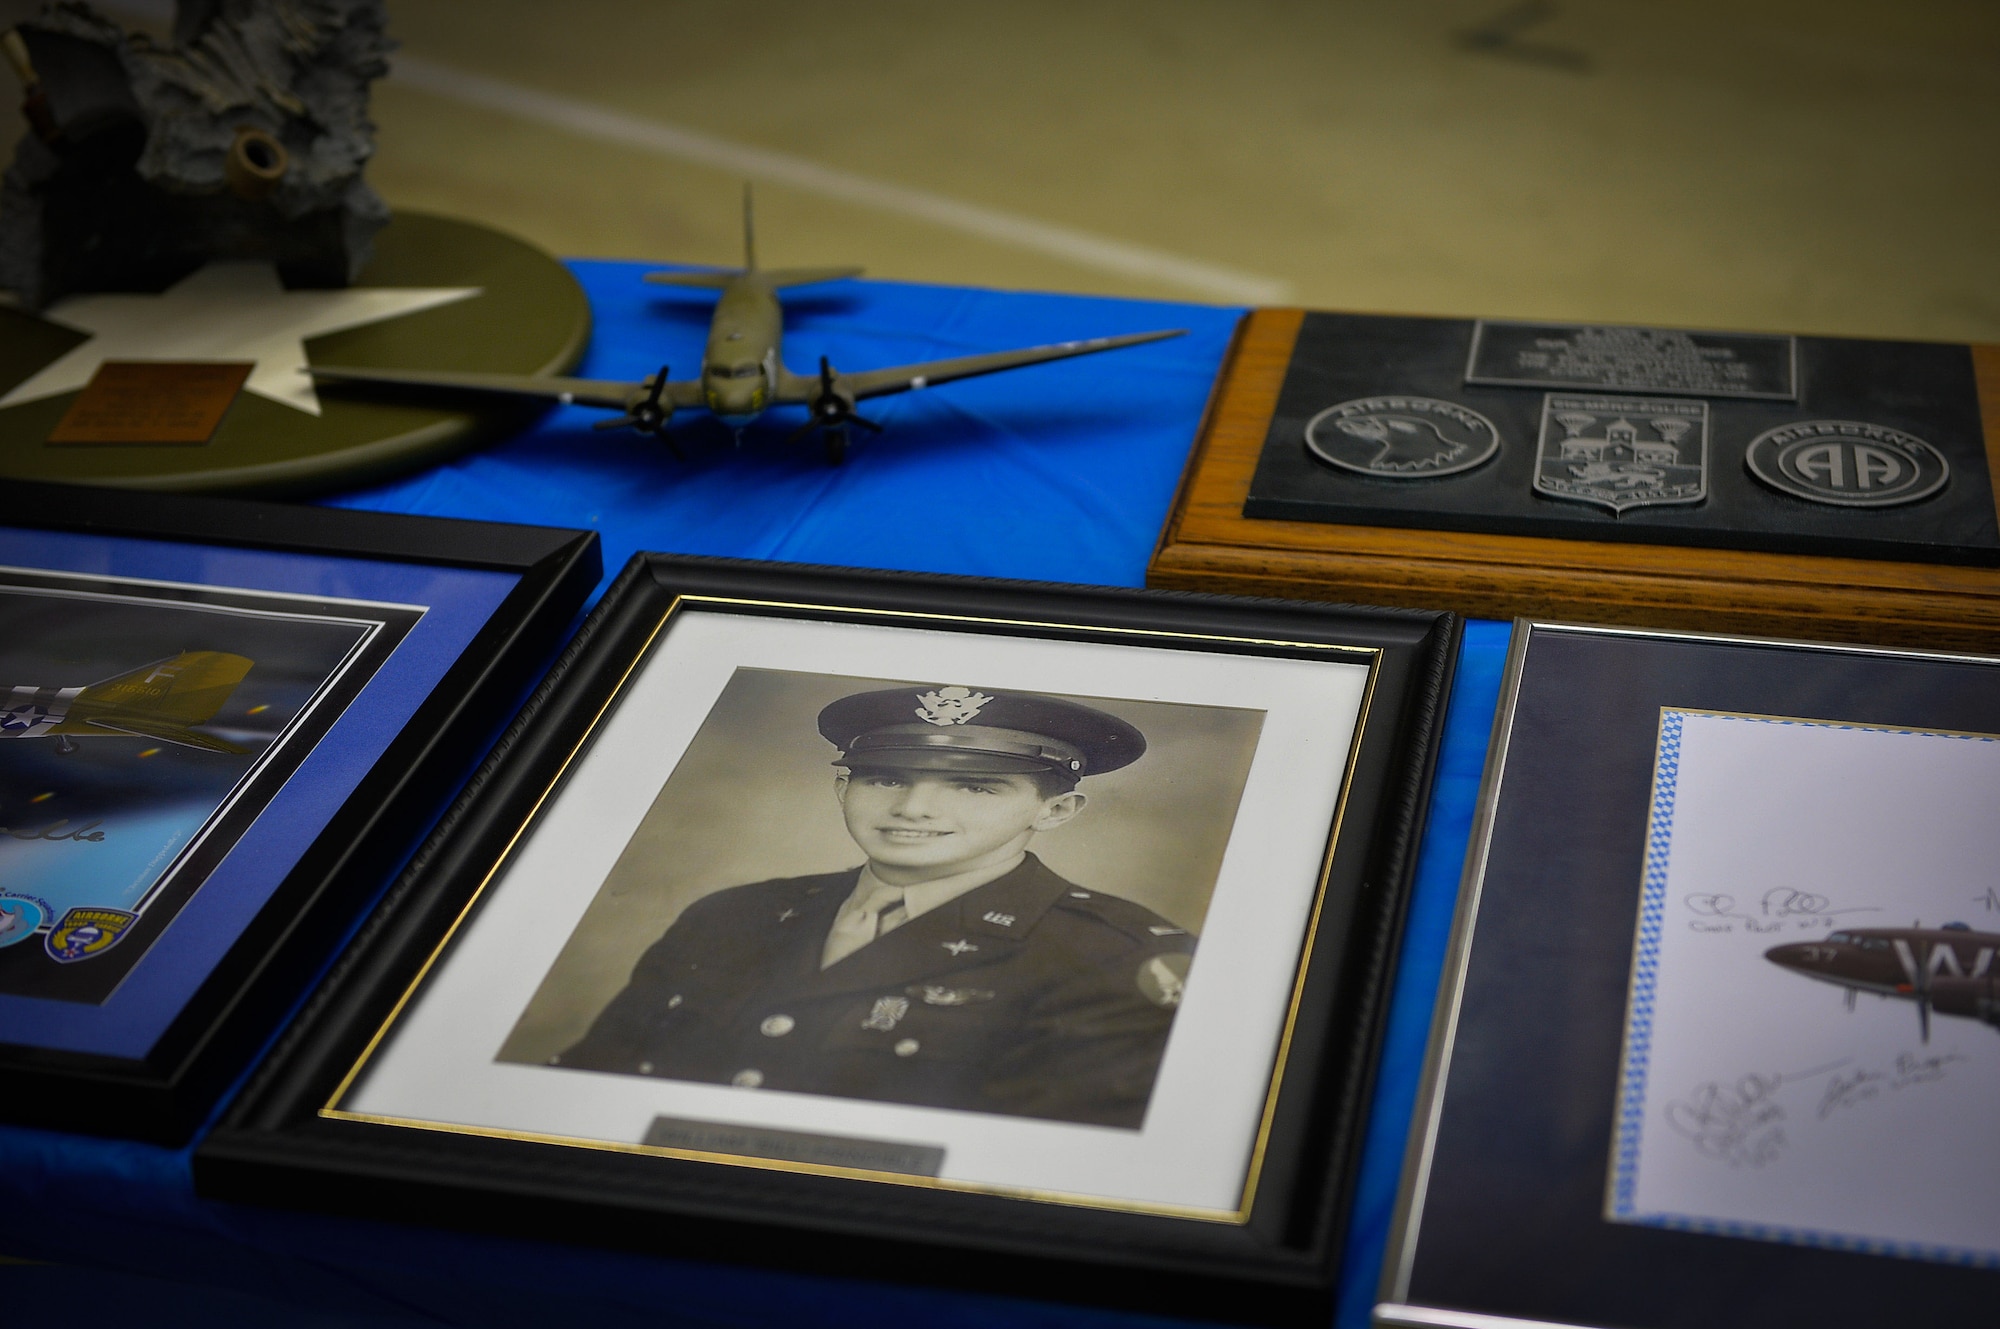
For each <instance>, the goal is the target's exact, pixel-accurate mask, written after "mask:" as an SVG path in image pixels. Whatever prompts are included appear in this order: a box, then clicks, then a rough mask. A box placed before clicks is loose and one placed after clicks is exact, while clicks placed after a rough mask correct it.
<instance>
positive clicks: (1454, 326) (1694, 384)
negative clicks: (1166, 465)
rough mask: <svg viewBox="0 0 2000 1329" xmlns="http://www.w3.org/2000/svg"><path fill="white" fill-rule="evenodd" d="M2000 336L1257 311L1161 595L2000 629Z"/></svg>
mask: <svg viewBox="0 0 2000 1329" xmlns="http://www.w3.org/2000/svg"><path fill="white" fill-rule="evenodd" d="M1996 476H2000V346H1988V345H1973V346H1968V345H1965V344H1962V343H1961V344H1956V345H1952V344H1944V343H1928V342H1903V341H1871V340H1863V339H1858V338H1847V337H1812V336H1796V337H1794V336H1777V335H1770V334H1765V333H1742V332H1703V331H1693V330H1686V329H1677V328H1634V327H1622V326H1602V325H1594V324H1570V323H1550V322H1539V323H1523V322H1509V321H1502V320H1496V319H1469V318H1414V317H1396V316H1389V315H1374V314H1368V315H1363V314H1343V313H1332V312H1325V311H1318V310H1302V309H1258V310H1254V311H1252V312H1251V313H1250V314H1248V315H1247V316H1245V318H1244V320H1243V323H1242V325H1241V326H1240V327H1239V329H1238V332H1237V337H1236V341H1235V343H1234V345H1233V346H1232V348H1231V351H1230V354H1229V356H1228V358H1227V359H1226V360H1225V361H1224V364H1223V369H1222V373H1221V376H1220V378H1219V379H1218V381H1217V383H1216V387H1215V391H1214V393H1213V395H1212V396H1211V398H1210V401H1209V408H1208V414H1207V417H1206V419H1205V420H1204V422H1203V425H1202V429H1201V433H1200V435H1199V437H1198V438H1197V440H1196V443H1195V448H1194V452H1193V454H1192V456H1191V457H1190V459H1189V462H1188V469H1187V472H1186V474H1185V475H1184V476H1183V478H1182V481H1181V489H1180V494H1179V496H1178V498H1177V499H1176V501H1175V503H1174V505H1173V508H1172V510H1171V511H1170V513H1169V515H1168V518H1167V522H1166V525H1165V527H1164V529H1163V530H1162V532H1161V535H1160V541H1159V544H1158V546H1157V548H1156V549H1155V551H1154V555H1153V558H1152V561H1151V563H1150V564H1149V565H1148V568H1147V573H1146V583H1147V585H1149V586H1158V587H1162V588H1168V589H1175V590H1198V591H1217V592H1224V593H1228V594H1235V595H1286V596H1300V597H1305V598H1312V599H1327V600H1358V601H1363V602H1366V603H1370V604H1392V605H1393V604H1415V605H1444V606H1448V607H1449V608H1452V609H1454V610H1457V611H1459V612H1461V613H1468V614H1476V615H1479V616H1481V617H1487V618H1511V617H1513V616H1515V615H1518V614H1527V615H1533V616H1537V617H1546V618H1575V619H1587V620H1589V621H1592V622H1615V623H1627V624H1632V625H1636V626H1641V627H1653V628H1670V629H1685V630H1694V631H1707V632H1716V631H1725V632H1739V633H1753V634H1758V635H1774V636H1784V637H1800V638H1808V639H1814V640H1831V641H1870V642H1879V643H1882V644H1885V645H1906V646H1913V647H1918V648H1921V649H1930V650H1934V649H1941V648H1942V649H1954V650H1957V649H1965V650H1994V649H2000V487H1996V484H1995V477H1996Z"/></svg>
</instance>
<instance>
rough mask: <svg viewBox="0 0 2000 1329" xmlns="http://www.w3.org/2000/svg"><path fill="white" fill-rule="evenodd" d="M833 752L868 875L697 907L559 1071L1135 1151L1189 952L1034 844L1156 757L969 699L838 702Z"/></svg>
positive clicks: (1003, 701) (923, 696) (1145, 913)
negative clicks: (814, 1099)
mask: <svg viewBox="0 0 2000 1329" xmlns="http://www.w3.org/2000/svg"><path fill="white" fill-rule="evenodd" d="M819 732H820V733H821V735H822V736H824V737H825V738H826V739H827V740H828V741H829V742H831V743H832V744H833V745H834V746H835V747H836V748H837V749H839V755H838V757H837V758H836V759H835V761H834V763H833V764H834V765H835V766H837V767H841V768H843V769H842V771H841V773H840V774H839V775H838V776H837V777H836V779H835V781H834V791H835V794H836V796H837V797H838V799H839V801H840V807H841V814H842V816H843V818H844V819H845V821H846V823H847V831H848V834H849V835H851V836H853V838H854V842H855V843H856V844H857V845H858V846H860V848H861V850H862V851H863V852H864V853H865V854H866V855H867V858H868V861H867V862H866V863H865V864H863V865H862V866H860V867H858V868H849V869H848V870H846V871H845V872H830V873H826V874H824V875H821V876H811V877H788V878H783V879H779V880H775V881H764V882H758V883H756V884H754V885H749V886H738V887H734V888H732V889H729V890H724V891H719V892H717V893H715V894H713V895H710V896H708V897H706V898H704V899H701V900H698V901H696V902H695V903H694V904H692V905H689V906H688V908H687V909H686V910H685V911H684V912H683V913H682V914H681V916H680V918H679V919H678V920H677V921H676V922H675V923H674V925H673V926H672V927H671V928H669V929H668V930H667V933H666V935H665V936H663V937H661V938H660V939H659V940H658V941H657V942H655V943H653V945H652V947H651V948H650V949H648V950H647V951H646V953H645V954H644V955H643V956H642V957H641V958H640V960H639V963H638V964H637V966H635V967H634V969H633V971H632V977H631V980H630V982H628V983H627V984H626V986H625V989H624V991H622V992H621V993H619V995H618V996H617V997H616V998H614V999H613V1000H612V1002H611V1003H610V1005H608V1006H606V1007H605V1008H604V1011H603V1012H602V1013H601V1014H600V1015H599V1016H598V1018H597V1021H596V1023H595V1024H593V1025H592V1026H591V1029H590V1032H589V1033H588V1034H587V1035H586V1036H585V1037H584V1038H583V1039H582V1040H581V1041H580V1042H578V1043H577V1044H576V1045H575V1046H573V1047H571V1048H570V1049H569V1050H568V1051H566V1052H564V1053H563V1054H561V1055H560V1056H558V1057H556V1058H554V1059H553V1061H554V1063H555V1064H557V1065H562V1066H570V1067H577V1068H582V1069H588V1070H600V1071H618V1072H622V1073H625V1074H639V1075H655V1076H661V1077H664V1078H667V1079H675V1080H698V1081H707V1082H711V1083H719V1084H733V1085H737V1086H739V1087H742V1088H749V1089H754V1088H764V1089H783V1090H790V1091H793V1092H797V1093H809V1094H830V1095H835V1096H838V1097H842V1098H870V1099H881V1100H886V1101H889V1102H895V1103H912V1104H918V1105H922V1106H926V1107H943V1108H959V1109H964V1110H967V1111H973V1112H996V1113H1004V1114H1007V1115H1012V1116H1028V1117H1047V1118H1053V1119H1056V1120H1061V1121H1074V1122H1088V1123H1094V1124H1097V1125H1104V1126H1122V1127H1127V1128H1131V1129H1137V1128H1138V1127H1139V1125H1140V1124H1141V1122H1142V1121H1143V1120H1144V1117H1145V1113H1146V1102H1147V1099H1148V1097H1149V1096H1150V1095H1151V1093H1152V1088H1153V1080H1154V1077H1155V1075H1156V1074H1157V1073H1158V1071H1159V1065H1160V1057H1161V1054H1162V1052H1163V1051H1164V1050H1165V1047H1166V1041H1167V1032H1168V1029H1169V1028H1170V1027H1171V1025H1172V1022H1173V1017H1174V1011H1175V1008H1176V1007H1177V1006H1178V1005H1179V1003H1180V993H1181V985H1182V983H1183V981H1184V980H1185V978H1186V975H1187V970H1188V965H1189V963H1190V960H1191V957H1192V954H1193V951H1194V939H1193V937H1191V936H1189V935H1188V933H1187V932H1186V931H1185V930H1184V929H1182V928H1179V927H1176V926H1174V925H1173V924H1171V923H1169V922H1168V921H1167V920H1165V919H1163V918H1161V917H1160V916H1159V915H1157V914H1155V913H1153V912H1152V911H1150V910H1148V909H1145V908H1142V907H1141V906H1139V905H1136V904H1133V903H1131V902H1130V901H1128V900H1122V899H1119V898H1118V897H1116V896H1110V895H1104V894H1102V893H1100V892H1096V891H1092V890H1087V889H1085V888H1083V887H1080V886H1077V885H1076V884H1074V883H1072V882H1069V881H1066V880H1064V879H1063V878H1061V877H1059V876H1057V875H1056V874H1055V873H1053V872H1051V871H1050V870H1049V869H1048V868H1046V867H1044V866H1043V865H1042V863H1041V861H1040V860H1039V859H1037V858H1036V857H1035V856H1034V855H1033V854H1031V853H1029V852H1028V845H1029V842H1030V841H1032V840H1033V839H1034V837H1035V836H1036V835H1037V834H1039V833H1041V832H1043V831H1051V830H1054V829H1056V828H1057V827H1059V826H1061V825H1063V824H1064V823H1065V822H1068V821H1070V820H1071V819H1072V818H1074V817H1075V816H1076V815H1077V814H1078V813H1079V812H1081V811H1082V810H1083V806H1084V801H1085V795H1084V794H1083V793H1082V792H1081V791H1079V790H1078V789H1077V787H1076V785H1077V781H1078V780H1079V779H1082V778H1085V777H1088V776H1091V775H1095V774H1100V773H1102V772H1104V771H1111V770H1116V769H1118V768H1119V767H1122V766H1125V765H1128V764H1130V763H1131V762H1133V761H1136V760H1138V758H1139V757H1140V756H1141V754H1143V753H1144V752H1145V750H1146V740H1145V737H1144V736H1143V735H1141V734H1140V732H1139V731H1138V730H1137V729H1135V728H1133V727H1132V726H1131V725H1129V724H1127V723H1125V721H1123V720H1120V719H1118V718H1117V717H1116V716H1112V715H1108V714H1106V713H1105V712H1103V711H1099V710H1096V709H1094V708H1092V707H1089V706H1082V705H1079V704H1077V703H1075V702H1069V701H1063V700H1060V699H1057V698H1054V697H1046V696H1040V695H1037V694H1032V693H1001V692H982V691H978V690H975V689H971V688H963V687H940V688H923V687H905V688H895V689H890V690H887V691H881V692H865V693H860V694H858V695H855V696H850V697H844V698H842V699H841V700H839V701H836V702H834V703H833V704H832V705H830V706H828V707H826V708H825V709H824V710H822V711H821V712H820V715H819Z"/></svg>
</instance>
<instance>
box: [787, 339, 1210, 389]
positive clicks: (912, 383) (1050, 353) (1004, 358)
mask: <svg viewBox="0 0 2000 1329" xmlns="http://www.w3.org/2000/svg"><path fill="white" fill-rule="evenodd" d="M1186 331H1187V329H1185V328H1170V329H1166V330H1164V331H1160V332H1131V333H1126V334H1125V335H1124V336H1120V337H1091V338H1088V339H1087V340H1084V341H1065V342H1057V343H1055V344H1054V345H1052V346H1030V347H1027V348H1025V349H1023V350H1019V351H994V352H992V353H990V354H987V355H962V356H959V357H958V358H956V359H952V360H927V361H925V362H924V363H922V364H915V365H897V366H895V367H894V368H890V369H867V370H863V371H861V372H860V373H858V374H848V373H843V374H841V375H840V376H839V379H838V382H839V385H840V387H841V388H842V389H844V390H845V391H846V392H848V393H849V394H851V395H852V396H853V399H854V400H855V401H866V400H867V399H868V398H870V397H886V396H889V395H890V394H891V393H896V392H909V391H912V390H914V389H917V388H927V387H932V386H934V385H936V384H939V383H949V382H951V381H953V380H954V379H961V378H975V377H977V376H978V375H980V374H997V373H999V372H1000V371H1001V370H1003V369H1019V368H1021V367H1022V366H1023V365H1038V364H1043V363H1046V362H1047V361H1050V360H1068V359H1070V358H1071V357H1073V356H1078V355H1095V354H1096V353H1097V352H1099V351H1115V350H1117V349H1118V348H1119V347H1121V346H1141V345H1144V344H1145V343H1147V342H1153V341H1165V340H1166V339H1167V338H1169V337H1179V336H1183V335H1185V334H1186ZM822 387H823V385H822V383H821V380H820V379H818V378H814V377H810V376H807V375H803V374H786V375H785V377H784V381H783V382H782V383H781V384H780V386H779V388H778V392H777V396H776V400H777V401H779V402H788V403H792V404H804V405H811V404H812V403H813V401H814V400H815V399H816V398H817V397H818V396H819V395H820V393H821V391H822Z"/></svg>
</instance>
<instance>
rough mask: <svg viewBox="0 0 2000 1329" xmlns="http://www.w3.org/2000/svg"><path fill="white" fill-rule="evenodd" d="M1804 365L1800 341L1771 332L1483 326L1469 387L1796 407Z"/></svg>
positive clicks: (1469, 368) (1475, 338)
mask: <svg viewBox="0 0 2000 1329" xmlns="http://www.w3.org/2000/svg"><path fill="white" fill-rule="evenodd" d="M1797 365H1798V345H1797V342H1796V340H1795V339H1794V338H1792V337H1788V336H1776V335H1773V334H1769V333H1759V332H1686V331H1682V330H1680V329H1678V328H1634V327H1620V326H1605V325H1599V324H1591V323H1516V322H1511V321H1501V320H1497V319H1479V320H1477V321H1476V322H1475V323H1474V324H1473V329H1472V354H1471V355H1470V356H1469V357H1468V358H1467V360H1466V366H1465V381H1466V382H1467V383H1482V384H1490V385H1493V386H1496V387H1523V388H1595V389H1597V390H1599V391H1602V392H1666V393H1673V394H1676V395H1681V396H1692V397H1747V398H1757V399H1762V400H1770V401H1792V400H1795V399H1796V398H1797V397H1798V373H1797Z"/></svg>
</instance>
